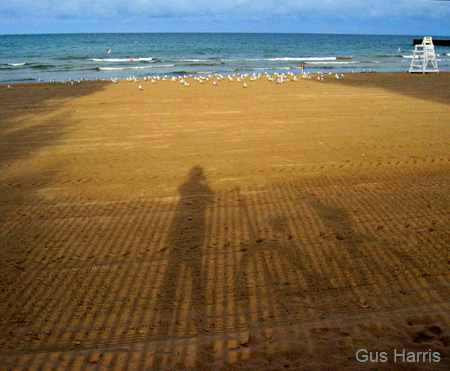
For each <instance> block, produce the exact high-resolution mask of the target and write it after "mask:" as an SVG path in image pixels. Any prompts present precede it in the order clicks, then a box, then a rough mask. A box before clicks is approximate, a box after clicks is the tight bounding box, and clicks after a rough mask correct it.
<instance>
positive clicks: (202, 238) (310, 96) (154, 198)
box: [0, 72, 450, 370]
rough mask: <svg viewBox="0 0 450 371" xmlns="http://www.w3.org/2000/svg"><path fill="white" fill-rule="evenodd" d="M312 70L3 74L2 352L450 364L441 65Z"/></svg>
mask: <svg viewBox="0 0 450 371" xmlns="http://www.w3.org/2000/svg"><path fill="white" fill-rule="evenodd" d="M325 79H326V80H327V81H326V82H320V81H318V80H317V77H316V76H315V75H314V76H313V79H312V80H306V79H302V78H301V76H299V81H295V82H294V81H287V82H285V83H284V84H277V83H275V82H271V81H268V80H267V78H266V77H265V76H262V77H261V79H258V80H256V81H250V78H247V79H246V80H245V81H246V82H247V83H248V84H249V86H248V87H247V88H244V86H243V82H237V81H235V82H230V81H228V80H227V79H226V78H225V79H224V80H222V81H218V85H217V86H215V85H213V82H212V80H215V79H211V80H210V81H206V82H205V83H203V84H200V83H199V82H198V81H196V80H194V79H192V78H190V79H188V81H189V83H190V86H189V87H186V86H184V85H183V84H180V82H179V81H177V82H172V81H170V79H169V80H168V81H162V80H161V81H158V82H156V83H152V82H150V81H144V80H141V81H139V82H138V83H135V82H127V81H119V83H118V84H113V83H111V82H100V81H84V82H81V83H79V84H77V85H75V86H72V85H71V84H66V85H63V84H61V83H36V84H12V89H7V87H6V85H0V313H1V316H0V370H286V369H287V370H341V369H347V370H374V369H376V370H397V369H398V370H448V369H449V367H450V318H449V316H448V313H449V312H450V281H449V274H450V197H449V195H450V171H449V170H450V150H449V149H450V125H449V124H450V73H448V72H441V73H439V74H425V75H422V74H414V75H413V74H408V73H358V74H347V76H346V77H345V78H344V79H342V80H338V79H336V78H335V77H334V76H328V75H325ZM139 85H141V86H142V90H140V89H139ZM358 351H360V352H359V353H358Z"/></svg>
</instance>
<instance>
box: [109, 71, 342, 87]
mask: <svg viewBox="0 0 450 371" xmlns="http://www.w3.org/2000/svg"><path fill="white" fill-rule="evenodd" d="M328 75H329V76H331V77H334V78H336V79H338V80H342V79H343V78H344V77H345V75H344V74H338V73H336V74H334V75H333V74H332V73H331V72H330V73H329V74H328ZM263 76H265V77H266V78H267V80H268V81H271V82H275V83H277V84H284V83H285V82H288V81H292V82H295V81H299V78H298V76H297V75H295V74H294V73H292V72H288V73H287V74H285V73H281V74H280V73H277V72H275V73H274V74H273V75H270V74H269V73H268V72H265V73H264V74H263V75H262V74H261V73H253V74H252V75H250V74H238V75H227V76H223V75H221V74H215V75H207V76H194V75H183V76H178V77H175V76H173V77H171V78H170V77H169V76H167V75H166V76H146V77H144V78H143V80H144V81H150V82H151V83H153V84H156V83H158V82H159V81H169V80H170V81H173V82H179V83H181V84H183V85H184V86H186V87H189V86H191V84H190V83H189V82H188V79H193V80H194V81H197V82H198V83H200V84H205V83H207V82H210V81H212V83H213V85H214V86H218V85H219V81H222V80H225V79H228V81H230V82H237V83H242V86H243V87H244V88H248V87H249V86H250V84H249V82H247V81H246V80H247V79H249V80H250V82H253V81H256V80H259V79H261V78H262V77H263ZM324 76H325V75H324V74H323V73H322V72H319V73H318V76H317V80H318V81H320V82H326V80H325V77H324ZM302 78H303V79H307V80H312V79H313V76H312V75H311V74H310V73H309V72H307V73H304V74H302ZM126 80H127V81H128V82H141V80H140V79H138V78H137V77H135V76H131V77H127V79H126ZM111 81H112V82H113V83H114V84H118V83H119V80H118V79H117V78H111ZM139 90H144V88H143V87H142V84H140V85H139Z"/></svg>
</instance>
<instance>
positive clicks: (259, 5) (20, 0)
mask: <svg viewBox="0 0 450 371" xmlns="http://www.w3.org/2000/svg"><path fill="white" fill-rule="evenodd" d="M2 8H3V10H2V13H3V14H8V13H9V14H14V15H16V16H19V15H21V14H24V15H27V16H36V17H42V16H45V17H55V18H59V17H71V18H77V17H80V18H86V17H112V16H115V17H121V16H130V15H134V16H145V17H161V16H167V17H173V16H178V17H182V16H190V15H199V16H202V15H219V16H220V15H223V14H236V15H239V14H243V15H255V16H260V17H270V16H274V15H284V16H292V15H298V16H301V15H314V16H317V17H320V16H327V17H330V16H335V17H337V18H339V17H341V16H342V15H347V16H352V17H356V18H367V17H395V16H399V17H404V16H405V15H406V16H414V15H415V14H423V13H422V12H424V11H425V12H426V11H427V10H431V11H433V9H436V8H439V12H442V11H443V10H445V11H446V14H449V8H450V6H449V4H448V3H447V4H446V3H445V2H435V1H427V0H409V1H407V0H378V1H372V0H371V1H368V0H361V1H354V0H320V1H318V0H309V1H306V0H303V1H302V0H300V1H299V0H284V1H280V0H223V1H220V2H219V1H211V0H170V1H167V0H134V1H132V0H68V1H67V0H66V1H64V0H34V1H32V0H12V1H9V2H8V3H7V4H5V5H3V6H2ZM433 12H434V11H433Z"/></svg>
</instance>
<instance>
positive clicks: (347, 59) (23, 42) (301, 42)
mask: <svg viewBox="0 0 450 371" xmlns="http://www.w3.org/2000/svg"><path fill="white" fill-rule="evenodd" d="M425 36H427V35H425ZM421 37H423V35H422V36H418V35H411V36H405V35H401V36H395V35H333V34H284V33H283V34H263V33H256V34H239V33H124V34H118V33H117V34H116V33H113V34H45V35H0V83H7V82H8V83H9V82H11V83H12V82H35V81H51V80H56V81H67V80H69V79H81V78H83V79H90V80H91V79H92V80H94V79H111V78H117V79H126V78H127V77H132V76H135V77H137V78H142V77H145V76H165V75H167V76H168V77H171V76H180V75H194V76H195V75H215V74H222V75H233V74H240V73H249V74H252V73H254V72H256V73H265V72H268V73H274V72H279V73H281V72H285V73H287V72H292V73H301V72H302V65H303V66H304V70H305V71H309V72H311V73H316V72H325V73H327V72H332V73H350V72H363V71H376V72H390V71H407V70H408V69H409V66H410V63H411V58H412V54H413V53H412V51H413V49H414V47H413V39H414V38H421ZM439 38H450V37H439ZM436 53H437V62H438V66H439V68H440V70H450V48H449V47H438V46H436Z"/></svg>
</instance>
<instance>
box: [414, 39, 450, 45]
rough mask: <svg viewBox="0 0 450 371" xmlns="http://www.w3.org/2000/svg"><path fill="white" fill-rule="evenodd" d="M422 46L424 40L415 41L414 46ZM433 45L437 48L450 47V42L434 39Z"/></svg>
mask: <svg viewBox="0 0 450 371" xmlns="http://www.w3.org/2000/svg"><path fill="white" fill-rule="evenodd" d="M420 44H422V39H414V41H413V45H420ZM433 44H434V45H435V46H450V40H443V39H433Z"/></svg>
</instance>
